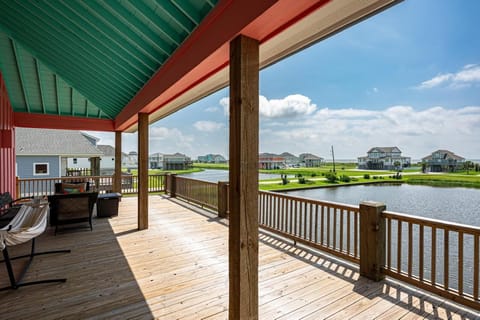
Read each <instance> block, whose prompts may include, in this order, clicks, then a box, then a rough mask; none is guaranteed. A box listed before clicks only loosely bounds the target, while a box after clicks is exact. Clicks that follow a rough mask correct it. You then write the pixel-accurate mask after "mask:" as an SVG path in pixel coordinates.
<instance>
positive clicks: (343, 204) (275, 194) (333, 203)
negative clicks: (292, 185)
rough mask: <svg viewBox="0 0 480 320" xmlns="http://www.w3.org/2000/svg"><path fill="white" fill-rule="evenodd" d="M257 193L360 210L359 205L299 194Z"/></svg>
mask: <svg viewBox="0 0 480 320" xmlns="http://www.w3.org/2000/svg"><path fill="white" fill-rule="evenodd" d="M259 193H260V194H262V193H263V194H269V195H273V196H276V197H280V198H284V199H290V200H298V199H301V200H303V201H305V202H306V203H311V204H318V205H324V206H328V207H333V208H337V209H344V210H350V211H356V212H358V211H359V210H360V208H359V206H355V205H350V204H345V203H338V202H333V201H325V200H316V199H311V198H306V197H299V196H291V195H287V194H282V193H278V192H271V191H259Z"/></svg>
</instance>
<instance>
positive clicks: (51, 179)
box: [18, 173, 200, 182]
mask: <svg viewBox="0 0 480 320" xmlns="http://www.w3.org/2000/svg"><path fill="white" fill-rule="evenodd" d="M148 176H149V177H152V176H166V174H165V173H156V174H149V175H148ZM112 177H113V176H69V177H48V178H18V181H20V182H21V181H35V180H44V181H56V180H79V179H99V178H112ZM128 177H136V175H125V176H122V178H128ZM199 181H200V180H199Z"/></svg>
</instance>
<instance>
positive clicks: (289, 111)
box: [259, 94, 317, 118]
mask: <svg viewBox="0 0 480 320" xmlns="http://www.w3.org/2000/svg"><path fill="white" fill-rule="evenodd" d="M259 98H260V115H262V116H264V117H266V118H286V117H296V116H302V115H309V114H312V113H313V112H314V111H315V110H316V109H317V106H316V105H315V104H313V103H312V101H311V100H310V98H308V97H306V96H303V95H301V94H293V95H289V96H286V97H285V98H283V99H271V100H268V99H267V98H266V97H264V96H260V97H259Z"/></svg>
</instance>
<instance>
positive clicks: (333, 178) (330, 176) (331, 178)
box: [325, 172, 338, 183]
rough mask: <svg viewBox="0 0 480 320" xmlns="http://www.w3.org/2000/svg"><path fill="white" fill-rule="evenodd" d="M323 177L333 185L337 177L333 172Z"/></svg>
mask: <svg viewBox="0 0 480 320" xmlns="http://www.w3.org/2000/svg"><path fill="white" fill-rule="evenodd" d="M325 177H326V178H327V181H328V182H330V183H334V182H336V181H337V179H338V178H337V175H336V174H335V173H333V172H327V173H326V174H325Z"/></svg>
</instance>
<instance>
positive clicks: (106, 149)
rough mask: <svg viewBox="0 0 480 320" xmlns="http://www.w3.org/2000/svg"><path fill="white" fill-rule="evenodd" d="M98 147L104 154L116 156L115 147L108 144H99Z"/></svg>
mask: <svg viewBox="0 0 480 320" xmlns="http://www.w3.org/2000/svg"><path fill="white" fill-rule="evenodd" d="M97 149H98V150H100V152H102V153H103V155H104V156H112V157H114V156H115V148H114V147H112V146H110V145H108V144H97Z"/></svg>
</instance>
